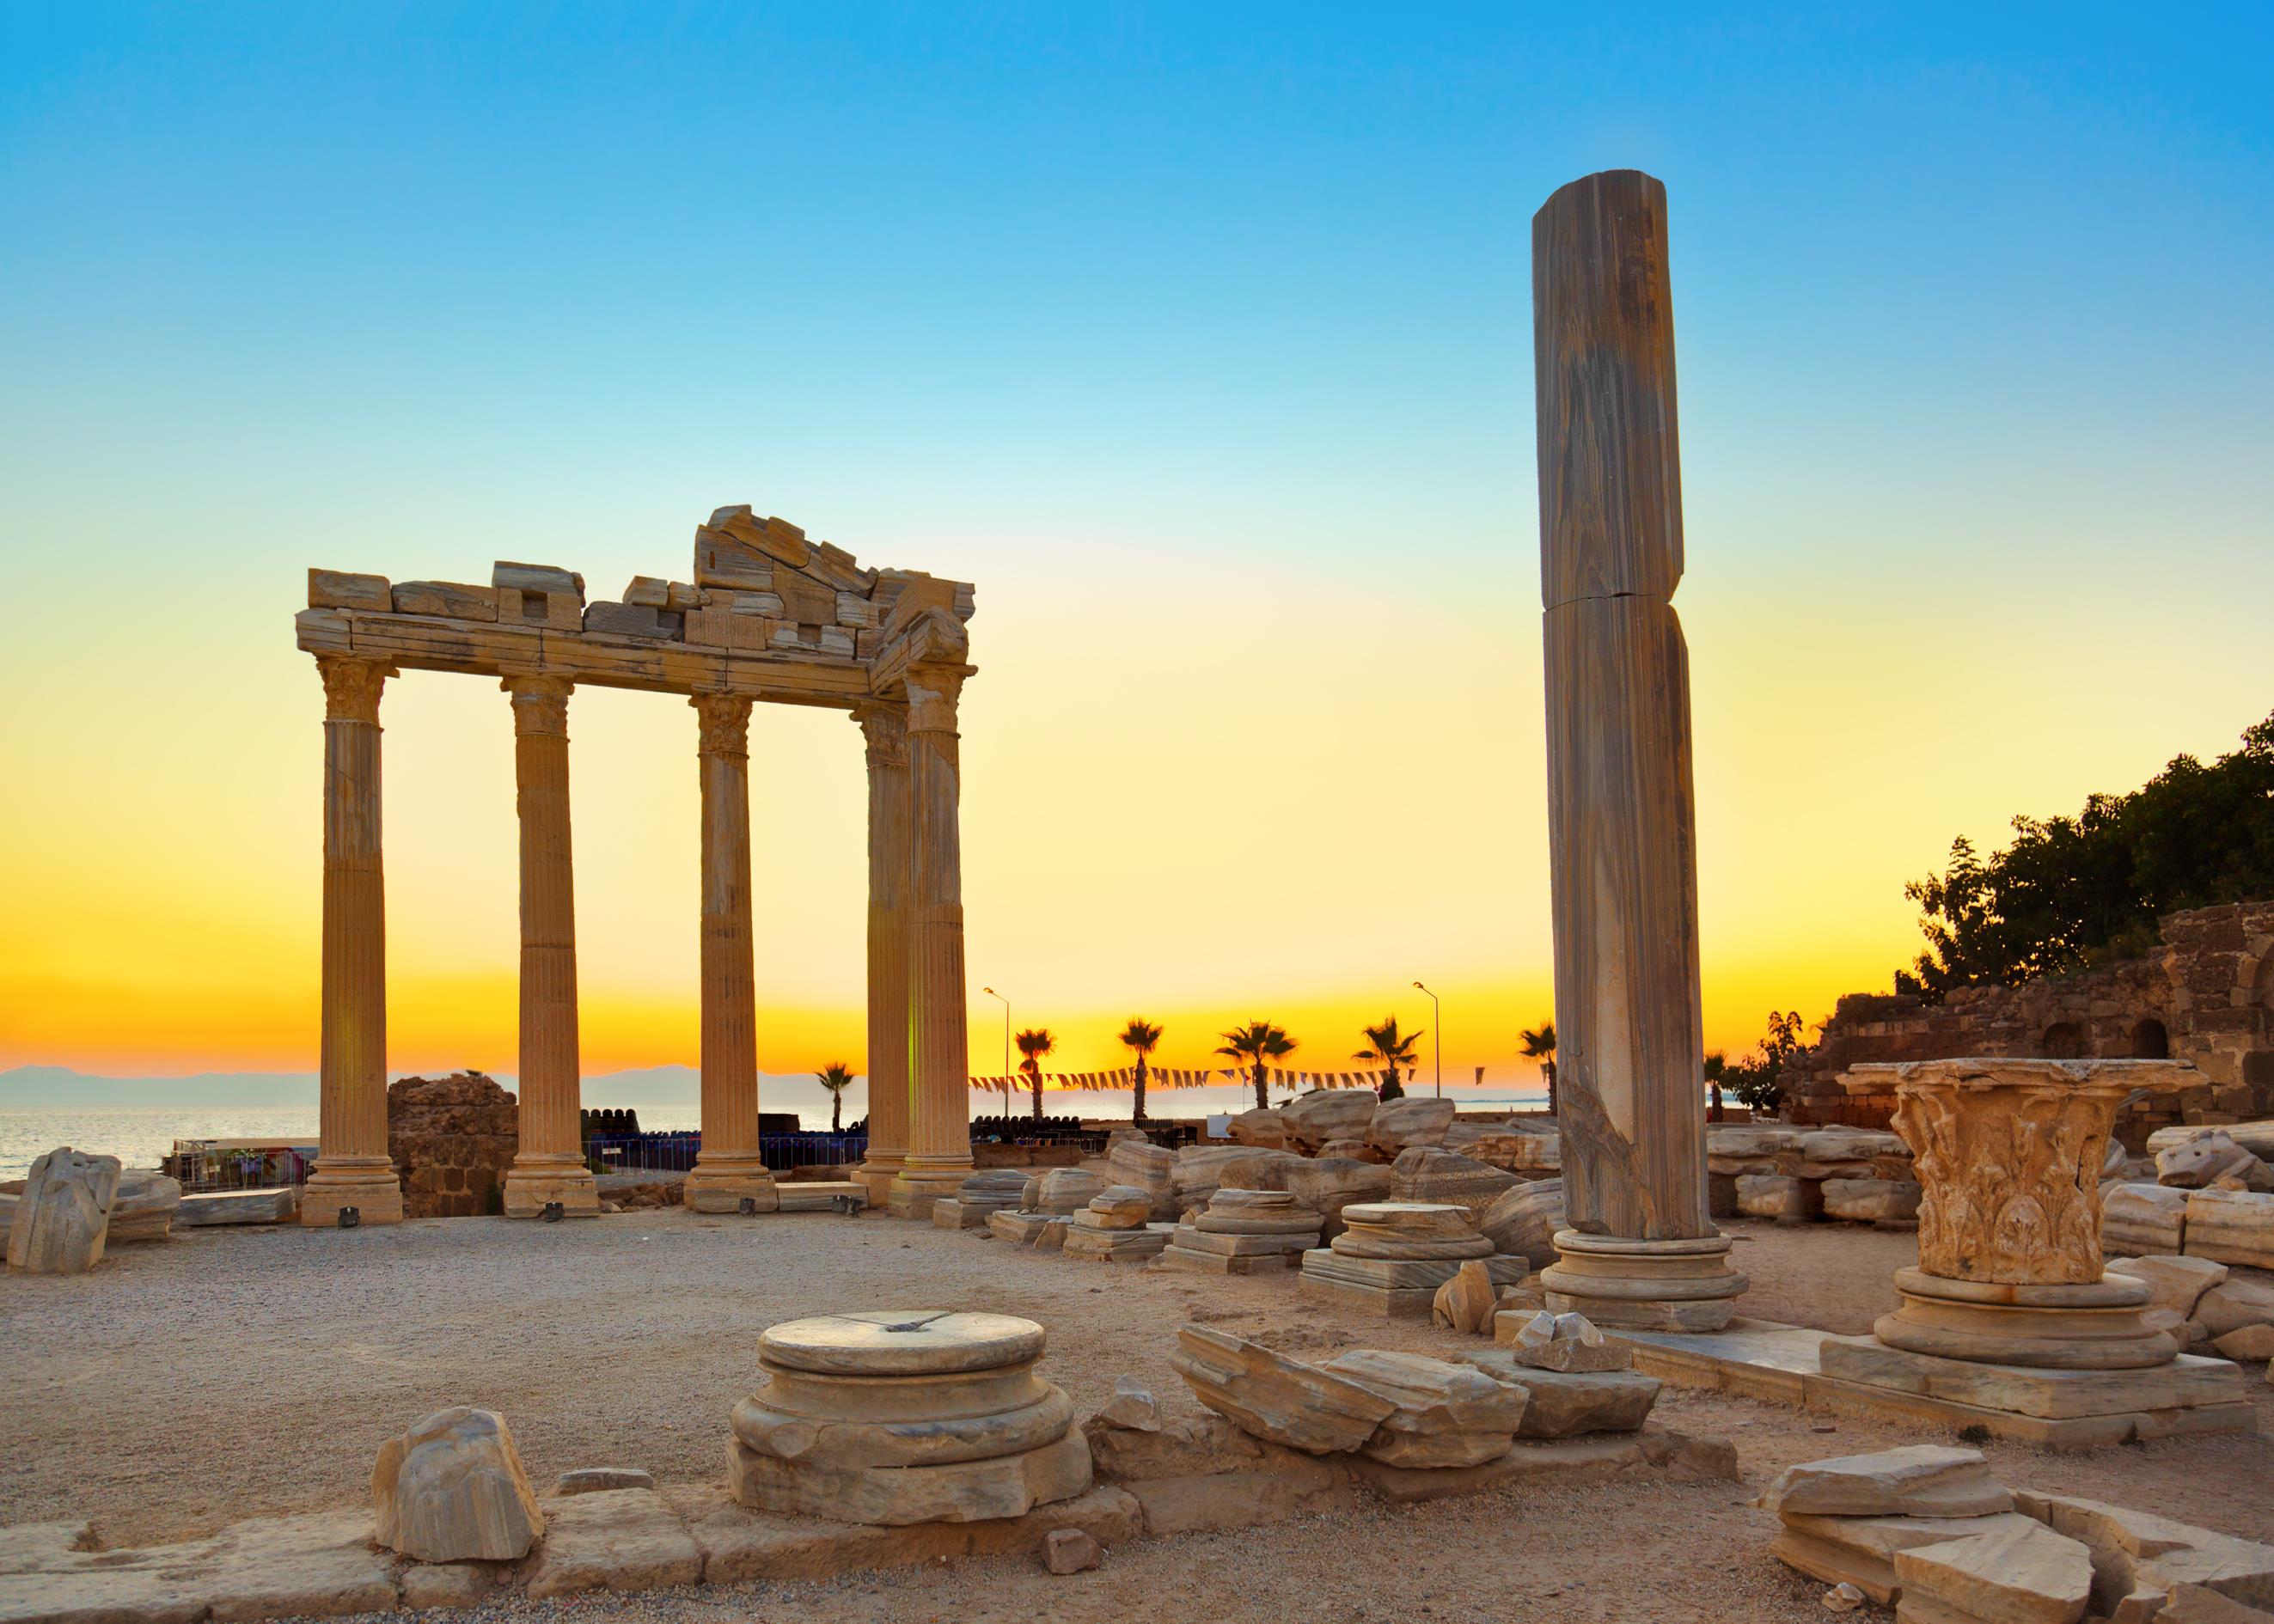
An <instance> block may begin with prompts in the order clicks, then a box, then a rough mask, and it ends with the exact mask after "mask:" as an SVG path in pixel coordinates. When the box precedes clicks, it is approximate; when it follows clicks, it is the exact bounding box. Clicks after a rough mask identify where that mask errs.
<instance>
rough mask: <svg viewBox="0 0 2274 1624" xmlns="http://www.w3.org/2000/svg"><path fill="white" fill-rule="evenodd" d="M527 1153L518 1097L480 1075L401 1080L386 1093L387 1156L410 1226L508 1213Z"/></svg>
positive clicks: (459, 1074)
mask: <svg viewBox="0 0 2274 1624" xmlns="http://www.w3.org/2000/svg"><path fill="white" fill-rule="evenodd" d="M520 1147H521V1124H520V1109H519V1106H518V1105H517V1104H516V1101H515V1100H514V1097H513V1095H511V1094H508V1093H507V1092H506V1091H505V1090H504V1089H503V1088H501V1087H500V1086H498V1084H497V1083H496V1081H495V1080H494V1079H491V1078H487V1077H485V1076H483V1075H482V1074H481V1073H480V1072H478V1071H461V1072H457V1073H456V1074H454V1075H452V1076H449V1077H404V1078H398V1079H395V1082H393V1083H392V1084H390V1085H389V1086H388V1090H387V1154H388V1156H389V1157H390V1158H391V1159H392V1160H393V1161H394V1163H395V1171H396V1173H397V1174H398V1175H400V1176H401V1177H402V1180H403V1216H404V1217H405V1218H479V1217H483V1216H485V1215H486V1214H491V1213H495V1212H501V1211H502V1210H504V1202H505V1193H504V1192H505V1176H506V1172H507V1170H508V1169H510V1168H511V1167H512V1166H513V1161H514V1154H515V1152H516V1151H517V1150H518V1149H519V1148H520Z"/></svg>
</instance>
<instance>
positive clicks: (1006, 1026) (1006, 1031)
mask: <svg viewBox="0 0 2274 1624" xmlns="http://www.w3.org/2000/svg"><path fill="white" fill-rule="evenodd" d="M979 990H980V991H982V992H983V993H985V994H986V995H987V996H989V997H990V998H1003V995H1002V994H1001V993H999V992H997V991H996V990H995V989H993V988H992V987H982V988H981V989H979ZM1003 1075H1004V1076H1005V1077H1008V1076H1010V1075H1011V1001H1010V1000H1009V999H1008V998H1003ZM1003 1097H1004V1099H1005V1101H1006V1102H1007V1101H1008V1100H1009V1099H1010V1095H1009V1094H1005V1095H1004V1096H1003ZM1003 1109H1005V1110H1008V1109H1010V1106H1009V1105H1008V1103H1005V1106H1004V1108H1003Z"/></svg>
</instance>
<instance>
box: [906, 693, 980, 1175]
mask: <svg viewBox="0 0 2274 1624" xmlns="http://www.w3.org/2000/svg"><path fill="white" fill-rule="evenodd" d="M967 674H968V668H967V667H965V666H961V665H912V666H910V667H909V669H908V676H907V686H908V768H907V773H908V914H907V919H908V1037H909V1060H908V1064H909V1070H910V1072H911V1074H912V1076H913V1078H914V1079H915V1090H914V1094H913V1095H912V1097H911V1100H910V1103H909V1114H908V1115H909V1120H908V1154H907V1159H906V1160H905V1161H903V1162H901V1164H900V1172H899V1173H898V1174H896V1175H895V1176H894V1177H893V1179H892V1194H891V1197H890V1201H891V1205H892V1212H893V1214H894V1215H895V1216H897V1217H904V1218H922V1217H927V1216H929V1215H930V1212H931V1207H932V1203H933V1202H935V1201H937V1200H938V1199H940V1198H941V1197H943V1196H949V1195H953V1194H954V1193H955V1190H956V1187H957V1186H958V1185H959V1184H961V1183H962V1182H963V1180H964V1179H965V1178H966V1177H968V1175H969V1174H970V1172H971V1093H970V1076H969V1067H970V1064H971V1058H970V1051H969V1044H968V1041H967V1039H966V1036H965V1033H964V989H963V845H962V838H961V836H960V831H959V829H958V819H959V816H960V812H959V808H958V801H959V798H960V794H961V784H960V772H959V768H958V764H957V740H956V732H955V704H956V699H957V696H958V695H960V693H961V691H962V688H963V679H964V677H965V676H966V675H967Z"/></svg>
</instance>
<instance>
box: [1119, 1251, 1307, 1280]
mask: <svg viewBox="0 0 2274 1624" xmlns="http://www.w3.org/2000/svg"><path fill="white" fill-rule="evenodd" d="M1294 1260H1295V1259H1294V1256H1293V1254H1292V1253H1290V1252H1250V1253H1246V1254H1245V1255H1240V1254H1226V1253H1224V1252H1193V1251H1192V1250H1190V1249H1189V1248H1186V1247H1183V1246H1177V1245H1171V1246H1167V1247H1164V1248H1163V1250H1162V1252H1161V1255H1160V1256H1159V1257H1157V1258H1155V1259H1153V1262H1152V1267H1154V1268H1156V1269H1167V1270H1169V1271H1171V1273H1178V1274H1285V1273H1286V1272H1287V1271H1288V1270H1289V1269H1290V1268H1291V1267H1293V1265H1294Z"/></svg>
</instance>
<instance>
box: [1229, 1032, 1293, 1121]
mask: <svg viewBox="0 0 2274 1624" xmlns="http://www.w3.org/2000/svg"><path fill="white" fill-rule="evenodd" d="M1221 1035H1222V1036H1223V1038H1224V1047H1222V1048H1221V1049H1217V1050H1216V1053H1217V1054H1219V1055H1222V1056H1225V1057H1226V1058H1228V1059H1231V1060H1245V1061H1246V1062H1247V1063H1248V1064H1249V1065H1251V1066H1253V1067H1254V1076H1255V1109H1257V1110H1259V1111H1262V1110H1269V1109H1271V1096H1270V1092H1269V1084H1268V1083H1267V1081H1266V1074H1265V1067H1264V1062H1265V1061H1267V1060H1279V1059H1284V1057H1285V1056H1289V1055H1291V1054H1293V1053H1294V1052H1295V1040H1294V1039H1292V1038H1291V1037H1289V1036H1288V1035H1287V1029H1286V1028H1285V1027H1284V1026H1278V1025H1276V1024H1275V1023H1274V1022H1271V1021H1268V1020H1251V1021H1249V1022H1248V1023H1247V1024H1246V1026H1234V1027H1233V1028H1232V1029H1231V1031H1229V1032H1226V1033H1224V1034H1221Z"/></svg>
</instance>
